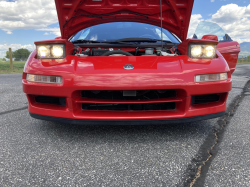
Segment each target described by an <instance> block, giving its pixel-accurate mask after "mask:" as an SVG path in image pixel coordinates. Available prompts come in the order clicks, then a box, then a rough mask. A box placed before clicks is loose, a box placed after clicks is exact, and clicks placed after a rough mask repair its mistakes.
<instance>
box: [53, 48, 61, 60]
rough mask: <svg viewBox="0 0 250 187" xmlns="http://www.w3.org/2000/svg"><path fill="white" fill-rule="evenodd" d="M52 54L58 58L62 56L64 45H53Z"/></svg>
mask: <svg viewBox="0 0 250 187" xmlns="http://www.w3.org/2000/svg"><path fill="white" fill-rule="evenodd" d="M52 54H53V56H54V57H56V58H60V57H62V56H63V46H59V45H54V46H53V47H52Z"/></svg>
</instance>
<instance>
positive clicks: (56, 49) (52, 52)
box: [36, 44, 65, 59]
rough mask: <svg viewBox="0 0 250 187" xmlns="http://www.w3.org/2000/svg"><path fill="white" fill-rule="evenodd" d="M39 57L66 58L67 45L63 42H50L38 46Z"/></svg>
mask: <svg viewBox="0 0 250 187" xmlns="http://www.w3.org/2000/svg"><path fill="white" fill-rule="evenodd" d="M36 50H37V57H38V58H44V59H62V58H65V46H64V45H63V44H50V45H38V46H36Z"/></svg>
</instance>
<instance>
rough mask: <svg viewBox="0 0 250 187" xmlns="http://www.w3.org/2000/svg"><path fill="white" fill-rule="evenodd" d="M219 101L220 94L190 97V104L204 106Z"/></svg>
mask: <svg viewBox="0 0 250 187" xmlns="http://www.w3.org/2000/svg"><path fill="white" fill-rule="evenodd" d="M219 100H220V94H209V95H196V96H193V97H192V104H193V105H194V104H204V103H211V102H217V101H219Z"/></svg>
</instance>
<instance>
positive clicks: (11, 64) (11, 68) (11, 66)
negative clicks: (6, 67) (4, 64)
mask: <svg viewBox="0 0 250 187" xmlns="http://www.w3.org/2000/svg"><path fill="white" fill-rule="evenodd" d="M9 57H10V70H11V71H13V63H12V52H11V48H9Z"/></svg>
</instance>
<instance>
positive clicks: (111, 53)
mask: <svg viewBox="0 0 250 187" xmlns="http://www.w3.org/2000/svg"><path fill="white" fill-rule="evenodd" d="M115 54H121V55H125V56H134V55H132V54H131V53H129V52H127V51H122V50H115V51H107V52H106V53H103V54H102V56H110V55H115Z"/></svg>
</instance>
